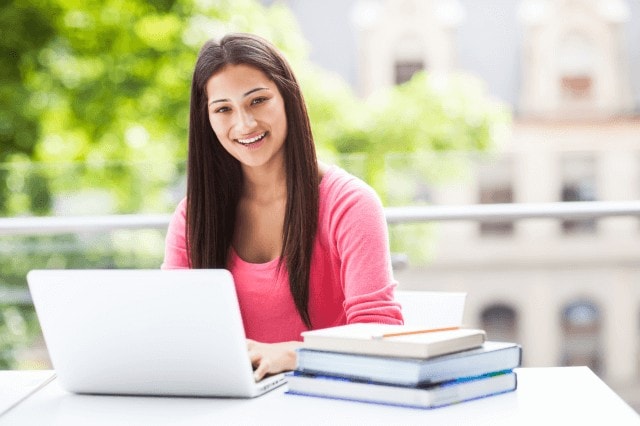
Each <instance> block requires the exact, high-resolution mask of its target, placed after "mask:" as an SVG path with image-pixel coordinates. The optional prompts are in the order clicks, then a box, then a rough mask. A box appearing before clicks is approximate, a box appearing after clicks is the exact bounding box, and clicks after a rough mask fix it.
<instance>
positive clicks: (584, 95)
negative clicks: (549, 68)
mask: <svg viewBox="0 0 640 426" xmlns="http://www.w3.org/2000/svg"><path fill="white" fill-rule="evenodd" d="M558 52H559V54H558V69H559V78H560V81H559V83H560V93H561V98H562V100H563V102H565V106H566V107H568V108H573V107H576V106H579V105H580V104H582V103H586V104H588V103H590V102H591V100H592V98H593V91H594V90H593V78H592V75H593V74H594V70H595V56H596V54H595V52H594V46H593V42H592V41H591V39H590V38H589V37H587V36H586V35H585V34H582V33H580V32H571V33H568V34H566V35H565V36H564V37H563V39H562V40H561V42H560V46H559V49H558ZM576 103H577V105H576Z"/></svg>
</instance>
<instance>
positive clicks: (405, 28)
mask: <svg viewBox="0 0 640 426" xmlns="http://www.w3.org/2000/svg"><path fill="white" fill-rule="evenodd" d="M286 3H288V4H289V5H290V7H291V8H292V10H293V11H294V13H295V14H296V16H297V17H298V19H299V20H300V26H301V28H302V30H303V32H304V34H305V36H306V37H307V38H308V39H309V42H310V44H311V48H312V52H311V56H312V60H314V61H315V62H317V63H319V64H320V65H323V66H325V67H327V68H329V69H332V70H333V71H336V72H338V73H340V74H341V75H343V77H344V78H345V79H346V80H347V81H348V82H349V83H350V84H351V85H352V86H353V87H354V89H355V90H357V91H358V93H359V94H360V95H362V96H363V97H366V96H368V95H369V94H371V93H372V92H374V91H375V90H376V89H378V88H382V87H386V86H389V85H392V84H399V83H402V82H404V81H407V80H408V79H409V78H411V75H412V74H413V73H414V72H416V71H418V70H423V69H424V70H427V71H428V72H434V73H444V74H446V73H450V72H457V71H463V72H468V73H472V74H474V75H476V76H478V77H480V78H481V79H482V80H483V81H484V82H485V83H486V85H487V88H488V91H489V93H490V94H491V95H492V96H495V97H496V98H499V99H501V100H502V101H503V102H505V103H507V104H508V105H510V107H511V109H512V111H513V113H514V122H513V125H512V127H511V129H510V137H509V138H508V142H507V143H506V144H505V145H503V146H501V147H500V150H499V152H496V153H493V154H492V155H491V156H490V157H488V158H482V159H477V160H474V161H472V162H470V170H471V171H470V174H471V178H470V179H467V180H466V181H464V182H451V183H449V184H446V185H443V184H441V185H430V184H427V186H428V192H429V199H430V201H431V202H432V203H434V204H443V205H464V204H477V203H514V202H517V203H529V202H555V201H567V202H570V201H596V200H602V201H604V200H611V201H624V200H637V199H640V3H639V2H637V1H633V0H608V1H606V2H604V1H598V0H553V1H552V0H520V1H512V0H480V1H478V0H378V1H375V0H366V1H365V0H360V1H340V2H339V4H340V5H339V6H337V2H335V3H336V5H335V7H336V8H337V9H332V7H333V2H332V1H328V2H323V5H324V6H323V7H324V9H323V11H321V10H319V9H318V7H317V6H315V5H312V4H313V3H315V2H304V1H288V2H286ZM345 14H348V17H349V18H348V19H345ZM310 16H313V22H314V24H313V25H311V24H309V25H308V23H309V22H310V20H309V19H308V17H310ZM338 16H340V18H339V19H341V21H336V20H337V19H338V18H337V17H338ZM338 22H340V23H341V24H338ZM323 23H324V24H323ZM328 25H331V28H332V31H331V32H330V34H328V33H327V32H326V31H325V32H322V31H321V30H320V28H322V27H326V26H328ZM326 46H332V49H331V50H328V51H325V50H324V49H325V48H326ZM345 52H350V53H345ZM336 57H338V58H342V62H341V65H340V67H342V68H338V67H333V65H332V62H331V61H332V60H335V58H336ZM434 232H435V236H434V240H435V241H434V242H433V245H434V247H435V249H434V251H433V257H432V259H431V261H430V262H428V263H427V264H426V265H411V263H410V264H409V267H407V268H405V269H402V270H398V271H396V277H397V278H398V280H399V282H400V287H401V288H403V289H409V290H415V289H425V290H442V291H466V292H467V293H468V299H467V308H466V313H465V315H466V317H465V322H466V323H467V324H469V325H473V326H481V327H484V328H486V329H487V331H488V333H489V337H490V338H492V339H508V340H515V341H518V342H520V343H521V344H522V345H523V348H524V365H526V366H555V365H588V366H590V367H591V368H592V369H593V370H594V371H596V372H597V373H598V374H599V375H600V376H601V377H602V378H603V379H604V380H605V381H606V382H607V383H608V384H609V385H611V386H612V387H613V388H614V389H615V390H616V391H617V392H618V393H619V394H620V395H621V396H622V397H623V398H624V399H626V400H627V401H629V403H630V404H631V405H632V406H634V408H636V410H639V411H640V218H634V217H618V218H606V219H600V220H597V221H596V220H565V221H560V220H549V219H536V220H522V221H517V222H513V223H509V222H505V223H466V222H448V223H439V224H437V226H436V227H435V231H434Z"/></svg>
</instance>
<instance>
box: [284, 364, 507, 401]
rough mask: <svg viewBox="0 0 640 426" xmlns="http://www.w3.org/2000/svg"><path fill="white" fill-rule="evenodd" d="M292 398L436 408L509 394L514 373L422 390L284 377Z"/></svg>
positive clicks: (314, 377)
mask: <svg viewBox="0 0 640 426" xmlns="http://www.w3.org/2000/svg"><path fill="white" fill-rule="evenodd" d="M287 381H288V390H287V392H286V393H288V394H292V395H305V396H316V397H323V398H333V399H345V400H350V401H361V402H370V403H378V404H388V405H398V406H405V407H414V408H437V407H442V406H446V405H451V404H456V403H459V402H463V401H469V400H473V399H478V398H483V397H486V396H490V395H496V394H500V393H505V392H510V391H513V390H515V389H516V387H517V378H516V373H514V372H512V371H506V372H499V373H494V374H490V375H486V376H479V377H471V378H464V379H458V380H452V381H449V382H444V383H437V384H432V385H424V386H416V387H413V386H393V385H384V384H378V383H372V382H362V381H356V380H351V379H344V378H336V377H330V376H318V375H307V374H303V373H299V372H293V373H289V374H288V375H287Z"/></svg>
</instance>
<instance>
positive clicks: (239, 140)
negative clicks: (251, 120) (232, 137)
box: [236, 132, 267, 145]
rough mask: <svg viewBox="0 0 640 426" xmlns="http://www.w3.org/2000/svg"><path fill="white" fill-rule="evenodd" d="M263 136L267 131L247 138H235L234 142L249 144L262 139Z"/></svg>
mask: <svg viewBox="0 0 640 426" xmlns="http://www.w3.org/2000/svg"><path fill="white" fill-rule="evenodd" d="M265 136H267V132H264V133H262V134H260V135H258V136H255V137H253V138H249V139H236V142H238V143H241V144H242V145H251V144H254V143H256V142H260V141H261V140H262V139H264V137H265Z"/></svg>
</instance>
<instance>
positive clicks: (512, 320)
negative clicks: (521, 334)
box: [481, 304, 519, 342]
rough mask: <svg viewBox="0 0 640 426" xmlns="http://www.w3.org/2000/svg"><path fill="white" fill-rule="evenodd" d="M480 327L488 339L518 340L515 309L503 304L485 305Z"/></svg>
mask: <svg viewBox="0 0 640 426" xmlns="http://www.w3.org/2000/svg"><path fill="white" fill-rule="evenodd" d="M481 323H482V328H483V329H484V330H485V331H486V333H487V339H488V340H498V341H503V342H518V341H519V339H518V320H517V314H516V311H515V309H513V308H512V307H510V306H508V305H505V304H495V305H491V306H489V307H487V308H486V309H484V310H483V311H482V314H481Z"/></svg>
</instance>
